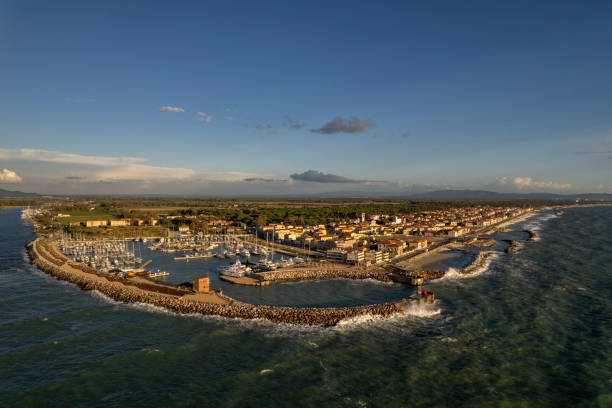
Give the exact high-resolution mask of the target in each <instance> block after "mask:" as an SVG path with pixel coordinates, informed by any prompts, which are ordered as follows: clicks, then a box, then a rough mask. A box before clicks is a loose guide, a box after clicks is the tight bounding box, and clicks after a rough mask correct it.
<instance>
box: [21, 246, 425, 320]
mask: <svg viewBox="0 0 612 408" xmlns="http://www.w3.org/2000/svg"><path fill="white" fill-rule="evenodd" d="M27 252H28V255H29V257H30V259H31V261H32V264H33V265H35V266H36V267H38V268H39V269H41V270H42V271H44V272H46V273H48V274H50V275H52V276H54V277H56V278H57V279H60V280H64V281H68V282H71V283H74V284H75V285H77V286H79V287H80V288H81V289H83V290H97V291H99V292H101V293H103V294H105V295H107V296H109V297H110V298H112V299H114V300H117V301H120V302H129V303H146V304H150V305H154V306H159V307H163V308H166V309H169V310H172V311H175V312H178V313H188V314H202V315H210V316H221V317H227V318H241V319H266V320H270V321H272V322H276V323H290V324H299V325H323V326H332V325H335V324H336V323H338V322H339V321H340V320H343V319H348V318H353V317H357V316H361V315H381V316H389V315H392V314H396V313H401V312H402V311H403V308H404V306H405V305H406V304H407V302H410V301H417V300H413V299H410V300H408V299H404V300H402V301H399V302H390V303H384V304H376V305H368V306H357V307H342V308H294V307H280V306H267V305H252V304H248V303H243V302H239V301H237V300H235V299H232V298H229V297H227V296H222V298H223V300H225V301H226V303H207V302H202V301H199V300H196V299H192V298H190V297H189V295H191V294H193V292H190V291H189V290H187V289H183V288H178V287H177V288H175V292H172V291H171V290H170V289H171V288H168V290H165V289H161V290H159V288H158V286H157V285H153V284H151V286H152V287H142V286H138V285H135V284H134V285H132V284H130V282H129V280H127V282H126V280H125V279H120V278H114V279H113V278H112V277H111V276H107V275H108V274H105V273H103V272H100V271H96V270H94V269H92V268H88V267H87V266H85V265H82V264H77V263H75V262H72V261H69V260H67V258H65V257H64V258H62V257H61V255H62V254H60V253H59V251H57V249H56V247H55V245H54V244H53V243H52V242H50V241H48V240H46V239H43V238H38V239H36V240H35V241H33V242H31V243H29V244H28V245H27ZM56 252H58V253H56ZM194 296H195V295H194Z"/></svg>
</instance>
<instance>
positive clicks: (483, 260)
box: [438, 251, 501, 281]
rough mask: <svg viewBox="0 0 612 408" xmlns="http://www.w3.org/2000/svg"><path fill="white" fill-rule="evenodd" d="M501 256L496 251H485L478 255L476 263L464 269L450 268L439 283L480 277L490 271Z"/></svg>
mask: <svg viewBox="0 0 612 408" xmlns="http://www.w3.org/2000/svg"><path fill="white" fill-rule="evenodd" d="M500 255H501V254H500V253H499V252H495V251H483V252H480V253H479V254H478V256H477V257H476V259H474V262H472V263H471V264H470V265H468V266H467V267H466V268H464V269H456V268H452V267H451V268H448V270H447V271H446V273H445V274H444V276H443V277H441V278H440V279H439V280H438V281H453V280H459V279H466V278H473V277H476V276H480V275H482V274H483V273H485V272H486V271H488V270H489V267H490V266H491V263H492V262H493V261H494V260H495V259H497V258H499V256H500Z"/></svg>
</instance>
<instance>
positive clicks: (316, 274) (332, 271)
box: [257, 266, 390, 282]
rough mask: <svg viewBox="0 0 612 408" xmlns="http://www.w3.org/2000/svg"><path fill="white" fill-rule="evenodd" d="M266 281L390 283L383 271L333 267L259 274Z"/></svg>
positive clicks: (289, 269)
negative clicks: (347, 280) (349, 280)
mask: <svg viewBox="0 0 612 408" xmlns="http://www.w3.org/2000/svg"><path fill="white" fill-rule="evenodd" d="M257 275H259V276H261V277H262V278H263V279H264V280H266V281H296V280H322V279H339V278H344V279H376V280H380V281H383V282H390V279H389V276H388V273H387V272H385V271H384V270H381V269H359V268H348V267H333V266H314V267H306V268H304V267H301V268H283V269H279V270H276V271H270V272H259V273H257Z"/></svg>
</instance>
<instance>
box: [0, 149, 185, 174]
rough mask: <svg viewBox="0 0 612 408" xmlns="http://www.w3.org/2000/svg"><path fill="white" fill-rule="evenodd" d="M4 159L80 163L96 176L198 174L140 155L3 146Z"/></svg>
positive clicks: (2, 157) (0, 154)
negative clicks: (83, 153)
mask: <svg viewBox="0 0 612 408" xmlns="http://www.w3.org/2000/svg"><path fill="white" fill-rule="evenodd" d="M0 159H3V160H29V161H39V162H48V163H60V164H67V165H80V166H84V167H87V168H90V169H91V170H90V171H89V172H88V173H89V177H88V178H90V179H95V180H160V179H164V180H168V179H181V178H185V177H190V176H192V175H193V174H194V171H193V170H191V169H185V168H178V167H159V166H151V165H148V164H144V163H145V162H146V160H145V159H142V158H139V157H108V156H87V155H80V154H73V153H63V152H56V151H52V150H41V149H0Z"/></svg>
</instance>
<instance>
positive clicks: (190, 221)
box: [37, 205, 533, 267]
mask: <svg viewBox="0 0 612 408" xmlns="http://www.w3.org/2000/svg"><path fill="white" fill-rule="evenodd" d="M90 208H91V211H92V212H94V211H95V209H96V207H95V205H92V207H90ZM531 211H533V208H532V207H530V206H523V207H518V206H491V205H486V206H473V207H456V208H448V209H443V210H426V211H415V212H408V213H404V214H396V215H391V214H383V213H376V212H371V213H366V212H361V213H359V214H355V215H356V216H354V217H351V218H346V219H341V220H337V221H334V222H329V223H326V224H314V225H299V224H296V223H292V222H285V221H281V222H277V223H267V224H265V225H247V224H246V223H244V222H239V221H234V220H231V219H216V220H207V221H206V224H205V225H206V231H203V229H202V227H200V229H199V230H194V228H193V225H197V224H196V223H195V222H194V219H197V218H204V217H205V216H202V215H200V216H198V215H192V214H189V215H184V216H178V215H168V214H160V215H158V216H157V217H148V218H144V219H143V218H117V219H115V218H107V219H102V218H99V217H98V216H97V215H96V214H95V212H94V213H93V214H92V215H91V216H90V217H89V218H86V219H83V218H84V217H83V216H82V215H81V216H78V217H79V218H81V219H80V220H77V221H73V220H71V218H73V216H72V215H71V214H70V212H69V211H65V210H64V211H55V212H54V211H53V210H47V211H46V212H43V213H42V214H44V216H41V214H39V215H38V217H37V219H39V220H40V219H47V218H50V219H52V220H53V222H54V223H56V224H59V223H62V224H61V225H63V226H64V230H65V231H66V232H67V233H69V234H72V235H77V234H78V233H79V232H82V231H85V232H86V233H88V234H94V233H99V232H101V231H105V232H106V233H107V234H106V235H108V233H109V232H110V233H112V234H114V233H117V235H118V236H121V234H120V233H121V231H122V230H125V229H127V228H131V231H132V234H133V237H132V238H142V237H143V236H150V235H149V234H143V235H140V234H139V233H140V232H141V231H144V232H147V233H148V232H150V227H153V226H158V225H159V224H163V225H169V224H170V223H172V224H170V225H172V226H171V227H168V228H167V229H160V228H159V227H158V229H157V232H158V234H159V236H158V237H152V238H157V239H163V238H168V239H170V238H172V237H174V238H175V239H176V238H177V237H182V239H179V241H180V242H183V243H184V242H186V241H188V240H189V237H192V238H191V239H196V238H194V237H197V236H203V235H205V236H212V235H215V234H224V235H230V236H231V235H236V236H251V237H253V240H254V242H255V244H256V245H255V248H257V247H264V248H266V251H268V250H274V249H276V250H277V251H281V252H283V251H284V252H286V253H288V254H293V255H301V256H308V257H309V258H314V259H324V260H326V261H328V262H337V263H345V264H350V265H356V266H361V267H369V266H371V265H377V264H383V263H386V262H389V261H391V260H393V259H397V258H399V257H405V256H410V255H411V254H413V255H414V254H418V253H422V252H424V251H427V250H428V249H431V248H432V247H433V248H435V247H438V246H440V245H444V244H448V243H450V242H455V241H462V242H466V243H468V244H469V243H470V242H471V241H473V240H475V239H477V238H478V235H479V234H480V233H482V232H483V231H486V230H487V229H488V228H490V227H492V226H494V225H497V224H499V223H502V222H505V221H507V220H509V219H512V218H515V217H518V216H521V215H523V214H525V213H528V212H531ZM175 249H181V246H179V247H177V248H175ZM211 256H212V255H211Z"/></svg>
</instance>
